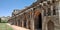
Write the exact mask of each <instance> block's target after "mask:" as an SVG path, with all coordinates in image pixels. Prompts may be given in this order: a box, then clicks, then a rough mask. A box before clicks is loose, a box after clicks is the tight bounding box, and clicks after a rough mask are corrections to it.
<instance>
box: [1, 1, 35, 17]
mask: <svg viewBox="0 0 60 30" xmlns="http://www.w3.org/2000/svg"><path fill="white" fill-rule="evenodd" d="M35 1H36V0H0V17H2V16H11V14H12V12H13V10H14V9H23V8H25V7H26V6H30V5H31V4H32V3H33V2H35Z"/></svg>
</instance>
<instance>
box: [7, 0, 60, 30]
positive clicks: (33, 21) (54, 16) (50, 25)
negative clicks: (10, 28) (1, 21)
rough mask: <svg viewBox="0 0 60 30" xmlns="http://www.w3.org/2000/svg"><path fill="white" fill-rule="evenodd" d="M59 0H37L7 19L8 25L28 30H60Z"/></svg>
mask: <svg viewBox="0 0 60 30" xmlns="http://www.w3.org/2000/svg"><path fill="white" fill-rule="evenodd" d="M59 10H60V0H37V1H36V2H34V3H33V4H32V5H31V6H29V7H27V8H25V9H22V10H21V11H19V12H18V13H17V14H14V13H13V15H14V16H12V17H11V18H10V19H9V21H8V22H9V23H11V24H13V25H16V26H20V27H23V28H27V29H30V30H60V19H59V15H60V14H59Z"/></svg>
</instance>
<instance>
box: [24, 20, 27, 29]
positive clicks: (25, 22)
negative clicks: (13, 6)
mask: <svg viewBox="0 0 60 30" xmlns="http://www.w3.org/2000/svg"><path fill="white" fill-rule="evenodd" d="M26 22H27V20H24V27H25V28H26Z"/></svg>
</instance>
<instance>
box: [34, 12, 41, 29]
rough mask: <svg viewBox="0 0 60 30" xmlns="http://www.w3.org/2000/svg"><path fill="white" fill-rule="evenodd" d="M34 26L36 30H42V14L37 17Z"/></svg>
mask: <svg viewBox="0 0 60 30" xmlns="http://www.w3.org/2000/svg"><path fill="white" fill-rule="evenodd" d="M34 26H35V30H42V15H41V13H39V15H38V16H36V17H35V20H34Z"/></svg>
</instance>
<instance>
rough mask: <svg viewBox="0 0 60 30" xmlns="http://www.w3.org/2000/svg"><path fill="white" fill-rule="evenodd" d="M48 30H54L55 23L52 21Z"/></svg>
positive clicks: (48, 25)
mask: <svg viewBox="0 0 60 30" xmlns="http://www.w3.org/2000/svg"><path fill="white" fill-rule="evenodd" d="M47 27H48V30H54V23H53V22H52V21H49V22H48V24H47Z"/></svg>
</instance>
